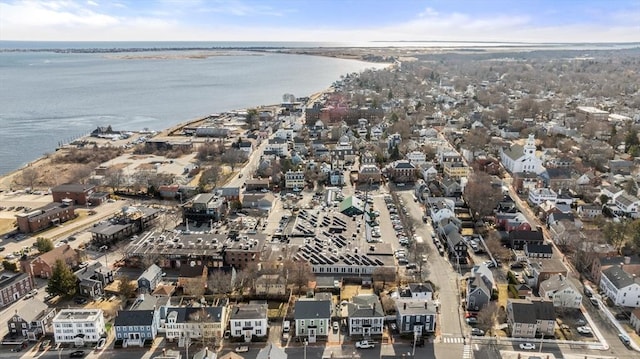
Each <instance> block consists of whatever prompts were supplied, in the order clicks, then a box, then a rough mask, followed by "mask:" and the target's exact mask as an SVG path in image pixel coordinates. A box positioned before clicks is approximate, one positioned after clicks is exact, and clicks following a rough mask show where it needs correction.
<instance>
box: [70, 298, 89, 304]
mask: <svg viewBox="0 0 640 359" xmlns="http://www.w3.org/2000/svg"><path fill="white" fill-rule="evenodd" d="M73 302H74V303H76V304H85V303H87V298H82V297H75V298H74V299H73Z"/></svg>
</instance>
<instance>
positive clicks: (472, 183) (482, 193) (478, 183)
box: [464, 172, 502, 218]
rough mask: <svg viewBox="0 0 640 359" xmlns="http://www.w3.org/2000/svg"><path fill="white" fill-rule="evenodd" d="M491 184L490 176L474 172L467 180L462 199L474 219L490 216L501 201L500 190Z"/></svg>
mask: <svg viewBox="0 0 640 359" xmlns="http://www.w3.org/2000/svg"><path fill="white" fill-rule="evenodd" d="M491 182H492V178H491V176H489V175H488V174H486V173H484V172H476V173H474V174H473V175H472V176H471V177H470V178H469V182H468V183H467V186H466V187H465V189H464V199H465V201H466V202H467V204H468V205H469V208H470V209H471V213H472V214H473V215H474V217H476V218H478V217H479V218H482V217H484V216H488V215H490V214H492V213H493V210H494V208H496V206H497V205H498V203H499V202H500V201H501V200H502V188H497V187H494V186H493V185H492V183H491Z"/></svg>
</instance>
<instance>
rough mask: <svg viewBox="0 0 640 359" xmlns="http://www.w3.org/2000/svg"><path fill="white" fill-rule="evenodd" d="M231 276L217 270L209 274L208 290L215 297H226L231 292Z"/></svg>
mask: <svg viewBox="0 0 640 359" xmlns="http://www.w3.org/2000/svg"><path fill="white" fill-rule="evenodd" d="M232 279H233V278H232V275H231V273H229V272H223V271H222V270H218V271H216V272H213V273H209V283H208V284H209V290H210V291H211V292H212V293H213V294H216V295H226V294H229V293H231V292H232V290H233V285H232V284H233V283H232Z"/></svg>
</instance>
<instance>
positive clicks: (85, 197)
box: [51, 183, 96, 206]
mask: <svg viewBox="0 0 640 359" xmlns="http://www.w3.org/2000/svg"><path fill="white" fill-rule="evenodd" d="M95 188H96V187H95V186H93V185H89V184H75V183H67V184H63V185H60V186H57V187H54V188H52V189H51V195H53V201H54V202H62V201H63V200H64V199H67V198H68V199H70V200H72V201H73V203H74V204H77V205H81V206H85V205H87V203H89V202H90V201H89V197H91V195H92V194H93V192H95Z"/></svg>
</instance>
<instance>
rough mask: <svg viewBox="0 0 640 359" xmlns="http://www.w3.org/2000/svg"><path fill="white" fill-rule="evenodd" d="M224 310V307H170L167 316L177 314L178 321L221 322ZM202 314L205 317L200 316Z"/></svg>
mask: <svg viewBox="0 0 640 359" xmlns="http://www.w3.org/2000/svg"><path fill="white" fill-rule="evenodd" d="M223 311H224V307H170V308H167V309H166V313H167V318H168V317H169V316H173V315H175V317H176V323H187V322H206V323H220V322H221V321H222V313H223ZM172 313H175V314H172ZM202 314H204V315H205V318H200V316H201V315H202Z"/></svg>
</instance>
